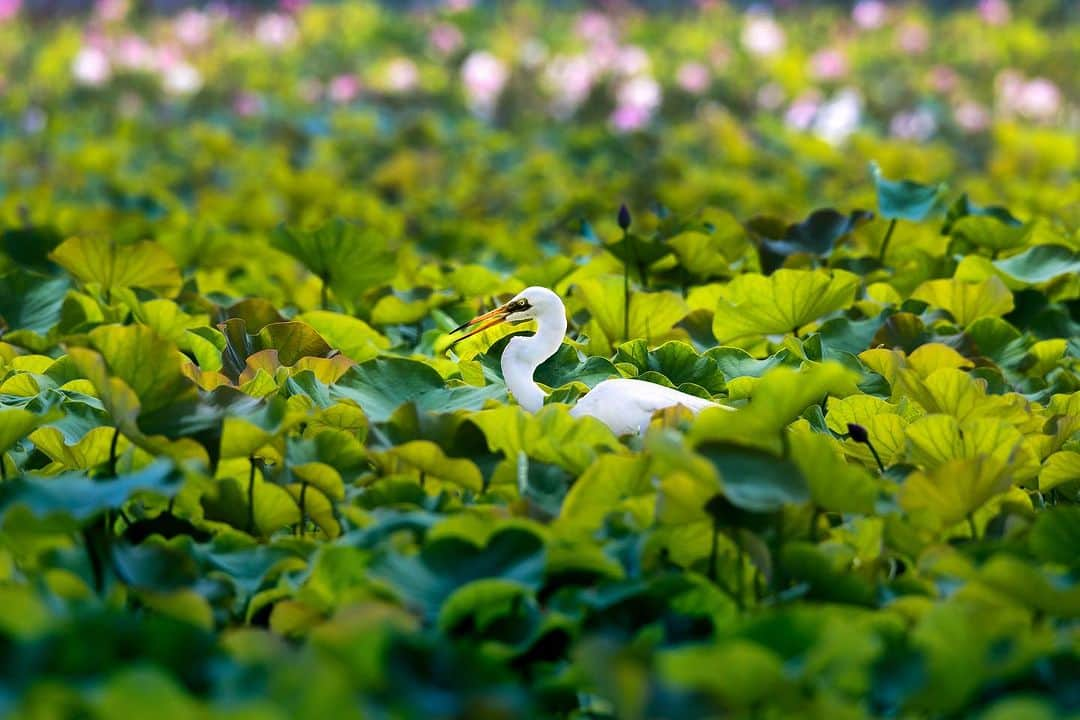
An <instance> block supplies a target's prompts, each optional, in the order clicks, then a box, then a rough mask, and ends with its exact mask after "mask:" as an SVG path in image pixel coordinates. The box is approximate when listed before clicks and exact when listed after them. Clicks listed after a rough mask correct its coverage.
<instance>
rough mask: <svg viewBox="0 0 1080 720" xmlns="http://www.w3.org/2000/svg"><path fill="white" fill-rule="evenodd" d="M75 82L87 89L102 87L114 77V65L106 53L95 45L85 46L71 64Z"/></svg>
mask: <svg viewBox="0 0 1080 720" xmlns="http://www.w3.org/2000/svg"><path fill="white" fill-rule="evenodd" d="M71 74H72V75H73V76H74V78H75V81H76V82H77V83H79V84H80V85H86V86H87V87H101V86H102V85H104V84H105V83H107V82H109V78H111V77H112V65H111V64H110V63H109V57H108V55H106V54H105V51H104V50H102V49H101V48H99V47H96V46H93V45H86V46H83V48H82V49H81V50H79V52H78V54H77V55H75V59H74V60H73V61H72V63H71Z"/></svg>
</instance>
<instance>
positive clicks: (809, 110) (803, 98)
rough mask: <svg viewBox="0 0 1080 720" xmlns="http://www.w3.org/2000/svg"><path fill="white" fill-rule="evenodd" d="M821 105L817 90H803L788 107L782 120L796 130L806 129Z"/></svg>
mask: <svg viewBox="0 0 1080 720" xmlns="http://www.w3.org/2000/svg"><path fill="white" fill-rule="evenodd" d="M820 107H821V94H820V93H818V92H817V91H809V92H805V93H803V94H802V95H800V96H799V97H797V98H795V101H794V102H793V103H791V105H790V106H789V107H788V109H787V112H786V113H784V122H785V123H787V125H788V126H789V127H792V128H795V129H796V130H807V129H809V128H810V125H811V124H812V123H813V122H814V116H816V115H817V112H818V108H820Z"/></svg>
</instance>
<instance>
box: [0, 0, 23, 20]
mask: <svg viewBox="0 0 1080 720" xmlns="http://www.w3.org/2000/svg"><path fill="white" fill-rule="evenodd" d="M21 9H22V0H0V22H4V21H5V20H10V19H11V18H13V17H15V16H16V15H18V14H19V10H21Z"/></svg>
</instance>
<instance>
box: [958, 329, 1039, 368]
mask: <svg viewBox="0 0 1080 720" xmlns="http://www.w3.org/2000/svg"><path fill="white" fill-rule="evenodd" d="M964 333H965V334H966V335H967V336H968V337H970V338H971V340H972V342H973V343H974V344H975V348H976V350H977V351H978V352H979V353H980V354H982V355H983V357H987V358H990V359H991V360H993V361H994V362H995V363H996V364H997V365H998V366H999V367H1002V368H1009V369H1012V368H1015V367H1016V365H1018V364H1019V363H1020V361H1021V360H1023V359H1024V355H1025V354H1027V349H1028V346H1029V345H1030V340H1028V339H1027V338H1025V337H1023V336H1022V335H1021V334H1020V331H1019V330H1017V329H1016V328H1014V327H1013V326H1012V325H1010V324H1009V323H1008V322H1006V321H1005V320H1002V319H1001V318H997V317H984V318H981V319H979V320H976V321H975V322H973V323H971V325H969V326H968V327H967V329H966V330H965V331H964Z"/></svg>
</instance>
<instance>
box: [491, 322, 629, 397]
mask: <svg viewBox="0 0 1080 720" xmlns="http://www.w3.org/2000/svg"><path fill="white" fill-rule="evenodd" d="M511 337H514V336H513V335H511V336H509V337H505V338H500V339H499V340H498V341H496V342H495V344H493V345H492V346H491V347H490V348H488V350H487V352H485V353H484V354H483V355H480V356H478V358H477V359H478V360H479V361H480V363H481V364H482V365H483V368H484V375H485V377H487V378H488V379H490V380H493V381H497V382H502V366H501V364H500V358H502V353H503V350H505V349H506V344H507V343H508V342H510V338H511ZM533 377H534V378H535V380H536V381H537V382H539V383H543V384H544V385H547V386H548V387H549V388H561V387H563V386H565V385H567V384H569V383H572V382H580V383H584V384H585V385H588V386H589V387H590V388H591V387H594V386H595V385H596V384H597V383H600V382H603V381H604V380H607V379H608V378H613V377H619V371H618V369H617V368H616V367H615V366H614V365H613V364H612V363H611V361H610V360H608V359H607V358H605V357H601V356H599V355H591V356H589V357H586V358H584V359H583V358H582V357H581V355H580V354H579V352H578V351H577V350H576V349H575V348H574V347H573V346H572V345H569V344H566V343H564V344H563V345H561V346H560V347H559V349H558V350H557V351H556V352H555V354H554V355H552V356H551V357H549V358H548V359H547V360H545V361H544V362H542V363H540V367H538V368H536V373H535V374H534V375H533Z"/></svg>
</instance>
